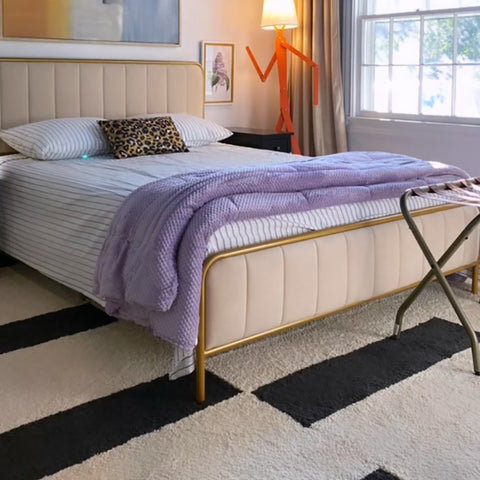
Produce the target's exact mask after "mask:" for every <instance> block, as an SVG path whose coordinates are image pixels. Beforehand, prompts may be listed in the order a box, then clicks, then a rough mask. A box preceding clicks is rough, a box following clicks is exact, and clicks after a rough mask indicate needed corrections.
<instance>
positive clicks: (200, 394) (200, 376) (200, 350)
mask: <svg viewBox="0 0 480 480" xmlns="http://www.w3.org/2000/svg"><path fill="white" fill-rule="evenodd" d="M206 270H207V269H206V268H205V267H204V268H203V279H202V291H201V294H200V309H199V322H198V342H197V348H196V349H195V388H196V394H195V398H196V400H197V403H203V402H204V401H205V277H206Z"/></svg>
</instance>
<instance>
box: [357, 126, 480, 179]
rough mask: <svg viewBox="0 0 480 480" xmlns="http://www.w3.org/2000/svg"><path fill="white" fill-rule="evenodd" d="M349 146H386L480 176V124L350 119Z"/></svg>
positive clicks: (380, 147)
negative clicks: (454, 166) (455, 166)
mask: <svg viewBox="0 0 480 480" xmlns="http://www.w3.org/2000/svg"><path fill="white" fill-rule="evenodd" d="M347 131H348V148H349V150H383V151H389V152H395V153H403V154H406V155H412V156H414V157H419V158H423V159H425V160H433V161H439V162H444V163H450V164H452V165H457V166H458V167H461V168H463V169H464V170H466V171H467V172H468V174H469V175H470V176H480V126H474V125H454V124H449V125H447V124H435V123H420V122H401V121H391V120H377V119H366V118H350V119H349V120H348V127H347Z"/></svg>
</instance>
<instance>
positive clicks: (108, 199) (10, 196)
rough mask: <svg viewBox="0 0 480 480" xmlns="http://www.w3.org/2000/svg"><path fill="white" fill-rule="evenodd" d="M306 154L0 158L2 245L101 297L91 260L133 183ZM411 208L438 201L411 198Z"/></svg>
mask: <svg viewBox="0 0 480 480" xmlns="http://www.w3.org/2000/svg"><path fill="white" fill-rule="evenodd" d="M296 158H298V160H299V161H300V160H302V159H304V158H305V157H296V156H293V155H290V154H285V153H279V152H271V151H267V150H253V149H250V148H245V147H237V146H233V145H226V144H221V143H216V144H211V145H208V146H204V147H197V148H191V149H190V152H189V153H186V154H178V153H177V154H167V155H161V156H150V157H137V158H130V159H125V160H123V159H122V160H119V159H114V158H112V157H109V156H98V157H89V158H79V159H69V160H57V161H38V160H32V159H29V158H26V157H24V156H22V155H19V154H15V155H8V156H5V157H1V158H0V175H1V178H2V189H1V190H0V201H1V206H2V208H1V213H0V215H1V224H2V228H1V233H0V249H1V250H3V251H4V252H6V253H8V254H10V255H12V256H14V257H16V258H18V259H19V260H21V261H23V262H25V263H27V264H29V265H31V266H32V267H33V268H35V269H37V270H38V271H40V272H42V273H44V274H45V275H47V276H49V277H51V278H53V279H54V280H57V281H58V282H60V283H62V284H64V285H67V286H69V287H71V288H72V289H74V290H76V291H78V292H80V293H82V294H84V295H86V296H87V297H89V298H91V299H92V300H94V301H96V302H98V303H100V304H103V302H102V300H101V299H99V298H97V297H96V296H95V295H94V294H93V293H92V292H93V281H94V274H95V269H96V262H97V258H98V255H99V252H100V249H101V247H102V245H103V242H104V239H105V237H106V235H107V232H108V228H109V225H110V223H111V220H112V218H113V215H114V213H115V211H116V210H117V208H118V206H119V205H120V203H121V202H122V201H123V200H124V199H125V198H126V197H127V196H128V195H129V194H130V193H131V192H132V191H134V190H135V189H136V188H138V187H140V186H141V185H144V184H146V183H149V182H152V181H154V180H157V179H161V178H166V177H168V176H171V175H176V174H179V173H186V172H190V171H195V170H204V169H213V168H234V167H241V166H248V165H252V164H258V163H270V162H291V161H292V160H295V159H296ZM412 201H413V202H414V203H413V207H412V208H424V207H428V206H432V205H435V204H437V203H435V202H433V201H431V200H428V199H423V198H415V199H412ZM399 211H400V209H399V202H398V199H383V200H376V201H367V202H362V203H357V204H346V205H338V206H333V207H328V208H324V209H320V210H313V211H309V212H303V213H298V214H285V215H275V216H271V217H267V218H257V219H252V220H245V221H239V222H234V223H230V224H227V225H225V226H223V227H221V228H220V229H218V230H217V231H216V232H215V233H214V234H213V235H212V237H211V238H210V241H209V243H208V247H207V252H205V255H206V256H208V255H210V254H212V253H216V252H218V251H223V250H226V249H231V248H235V247H241V246H246V245H251V244H255V243H260V242H265V241H269V240H273V239H278V238H282V237H287V236H292V235H297V234H301V233H305V232H308V231H312V230H320V229H325V228H329V227H333V226H337V225H342V224H347V223H353V222H357V221H362V220H366V219H371V218H377V217H382V216H386V215H391V214H395V213H398V212H399Z"/></svg>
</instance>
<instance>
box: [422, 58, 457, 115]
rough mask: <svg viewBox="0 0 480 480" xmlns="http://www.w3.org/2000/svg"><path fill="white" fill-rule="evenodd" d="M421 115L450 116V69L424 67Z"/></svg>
mask: <svg viewBox="0 0 480 480" xmlns="http://www.w3.org/2000/svg"><path fill="white" fill-rule="evenodd" d="M422 113H423V114H424V115H451V114H452V67H436V66H435V67H424V69H423V77H422Z"/></svg>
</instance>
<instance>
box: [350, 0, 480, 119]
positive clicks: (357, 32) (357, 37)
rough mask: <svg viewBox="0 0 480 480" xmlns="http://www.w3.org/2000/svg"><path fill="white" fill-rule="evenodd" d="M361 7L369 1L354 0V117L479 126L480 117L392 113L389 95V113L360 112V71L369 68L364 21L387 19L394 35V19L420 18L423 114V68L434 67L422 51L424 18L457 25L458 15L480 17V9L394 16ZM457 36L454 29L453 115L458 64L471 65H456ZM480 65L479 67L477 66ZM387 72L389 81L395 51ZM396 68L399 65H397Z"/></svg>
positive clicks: (352, 77)
mask: <svg viewBox="0 0 480 480" xmlns="http://www.w3.org/2000/svg"><path fill="white" fill-rule="evenodd" d="M362 6H364V8H366V2H364V1H362V0H354V2H353V15H352V25H351V28H352V36H351V38H352V42H353V45H352V52H351V53H352V65H353V68H352V72H351V85H350V92H349V94H350V96H351V97H350V98H351V99H353V101H352V102H351V112H350V114H351V116H352V117H357V118H358V117H361V118H376V119H393V120H409V121H420V122H434V123H455V124H466V125H480V117H478V118H475V117H458V116H454V115H442V116H435V115H427V114H422V113H418V114H405V113H393V112H391V103H392V96H391V94H389V110H390V112H375V111H369V110H361V95H362V91H361V68H362V65H368V64H367V63H363V64H362V46H363V38H362V30H363V23H364V22H365V20H372V19H379V20H381V19H388V20H390V35H392V32H393V28H392V25H393V21H394V19H399V18H412V17H415V18H419V19H420V39H419V41H420V60H419V65H418V66H419V69H420V70H419V82H420V88H419V91H418V111H419V112H420V111H421V108H420V107H421V92H422V90H421V82H422V69H423V67H424V66H427V67H428V66H431V64H426V65H425V64H423V58H421V57H422V52H423V25H424V18H425V17H430V16H434V15H445V14H447V15H453V16H454V22H455V23H456V19H457V17H458V16H459V15H463V14H468V13H477V14H480V7H463V8H452V9H442V10H417V11H410V12H402V13H391V14H378V15H376V14H368V15H367V14H363V12H362V11H361V10H362ZM456 35H457V31H456V28H455V29H454V39H453V41H454V52H453V53H454V56H453V60H452V64H446V65H452V66H453V68H452V106H451V112H454V111H455V110H454V108H455V79H456V67H457V66H458V65H461V66H464V65H469V64H468V63H461V64H460V63H457V62H456ZM391 47H392V42H391V41H390V50H392V48H391ZM475 65H477V64H475ZM386 66H388V69H389V78H390V79H391V78H392V52H391V51H390V54H389V62H388V65H386ZM395 66H396V65H395Z"/></svg>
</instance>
